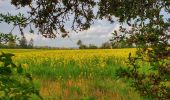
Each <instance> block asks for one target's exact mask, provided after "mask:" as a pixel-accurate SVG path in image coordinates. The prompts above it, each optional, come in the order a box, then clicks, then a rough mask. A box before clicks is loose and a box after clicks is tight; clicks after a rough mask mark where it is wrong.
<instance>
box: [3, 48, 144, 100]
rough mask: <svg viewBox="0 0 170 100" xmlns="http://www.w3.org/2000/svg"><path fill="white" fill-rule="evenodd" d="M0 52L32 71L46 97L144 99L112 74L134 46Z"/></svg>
mask: <svg viewBox="0 0 170 100" xmlns="http://www.w3.org/2000/svg"><path fill="white" fill-rule="evenodd" d="M1 51H3V52H11V53H14V54H15V55H16V56H15V57H14V58H13V59H14V61H15V62H16V63H17V64H22V65H23V67H24V68H25V71H27V72H30V73H32V75H33V76H34V80H35V81H36V83H37V84H39V86H40V93H41V95H42V96H43V98H44V99H45V100H46V99H49V100H58V99H62V100H145V99H144V98H142V97H140V96H139V94H138V93H137V92H136V91H134V89H133V88H131V87H130V86H129V84H128V82H127V81H126V80H123V79H118V78H117V77H116V75H115V73H116V69H117V68H119V67H122V66H126V64H125V61H126V57H127V55H128V53H129V51H131V52H134V51H135V49H115V50H31V49H30V50H21V49H13V50H8V49H4V50H1Z"/></svg>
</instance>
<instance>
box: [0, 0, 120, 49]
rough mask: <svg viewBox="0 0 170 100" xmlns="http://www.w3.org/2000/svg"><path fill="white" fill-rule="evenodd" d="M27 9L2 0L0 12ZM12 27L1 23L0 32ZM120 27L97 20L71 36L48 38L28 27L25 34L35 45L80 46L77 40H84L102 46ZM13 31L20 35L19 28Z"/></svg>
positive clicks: (15, 11)
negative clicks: (87, 27) (31, 30)
mask: <svg viewBox="0 0 170 100" xmlns="http://www.w3.org/2000/svg"><path fill="white" fill-rule="evenodd" d="M26 9H27V8H24V9H20V10H17V9H16V8H15V7H14V6H12V5H11V4H10V1H9V0H2V1H0V12H1V13H7V12H9V13H11V14H14V15H15V14H17V13H19V12H21V13H26ZM11 29H12V25H8V24H6V23H0V32H3V33H9V32H10V31H11ZM118 29H119V24H118V23H117V22H115V23H114V24H110V22H108V21H107V20H95V21H94V24H93V25H92V26H91V28H90V29H88V30H85V31H82V32H78V33H75V32H73V31H71V32H70V33H69V36H70V37H69V38H61V37H57V38H56V39H47V38H44V37H42V36H41V35H38V34H37V33H36V32H35V33H34V34H32V33H29V30H28V29H25V30H24V32H25V36H26V38H27V40H28V41H29V40H30V39H31V38H33V40H34V45H35V46H51V47H78V46H77V44H76V43H77V41H78V40H82V42H83V43H84V44H86V45H88V44H95V45H97V46H100V45H101V44H102V43H104V42H107V41H109V39H111V37H112V35H111V33H112V32H113V31H114V30H118ZM13 33H14V34H15V35H20V34H19V31H18V28H15V29H14V31H13Z"/></svg>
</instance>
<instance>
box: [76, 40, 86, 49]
mask: <svg viewBox="0 0 170 100" xmlns="http://www.w3.org/2000/svg"><path fill="white" fill-rule="evenodd" d="M77 45H78V46H79V49H87V48H88V47H87V46H86V45H85V44H83V42H82V41H81V40H78V41H77Z"/></svg>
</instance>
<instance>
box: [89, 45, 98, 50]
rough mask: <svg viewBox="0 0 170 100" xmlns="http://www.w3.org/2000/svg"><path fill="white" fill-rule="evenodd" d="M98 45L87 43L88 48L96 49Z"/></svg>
mask: <svg viewBox="0 0 170 100" xmlns="http://www.w3.org/2000/svg"><path fill="white" fill-rule="evenodd" d="M97 48H98V47H97V46H95V45H94V44H89V47H88V49H97Z"/></svg>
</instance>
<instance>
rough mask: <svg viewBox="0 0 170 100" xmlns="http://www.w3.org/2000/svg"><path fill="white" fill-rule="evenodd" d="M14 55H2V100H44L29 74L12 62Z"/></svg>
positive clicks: (0, 86) (0, 76)
mask: <svg viewBox="0 0 170 100" xmlns="http://www.w3.org/2000/svg"><path fill="white" fill-rule="evenodd" d="M12 56H14V55H13V54H5V53H2V54H1V55H0V99H2V100H9V99H10V100H11V99H12V100H13V99H15V100H28V99H30V98H32V97H33V96H37V97H38V98H39V99H42V98H41V96H40V94H39V90H38V89H36V87H35V86H34V83H33V79H32V77H31V75H30V74H29V73H25V72H24V71H23V68H22V66H21V65H19V66H16V65H15V64H14V63H13V61H12Z"/></svg>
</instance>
